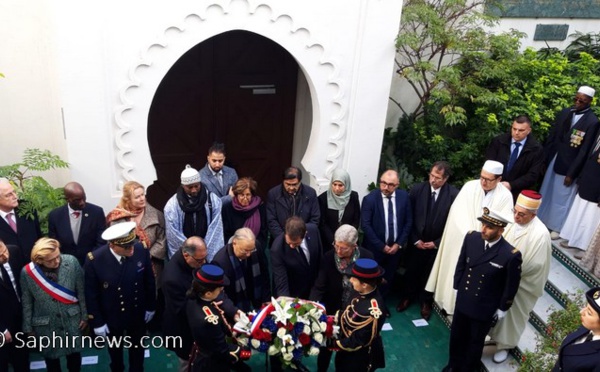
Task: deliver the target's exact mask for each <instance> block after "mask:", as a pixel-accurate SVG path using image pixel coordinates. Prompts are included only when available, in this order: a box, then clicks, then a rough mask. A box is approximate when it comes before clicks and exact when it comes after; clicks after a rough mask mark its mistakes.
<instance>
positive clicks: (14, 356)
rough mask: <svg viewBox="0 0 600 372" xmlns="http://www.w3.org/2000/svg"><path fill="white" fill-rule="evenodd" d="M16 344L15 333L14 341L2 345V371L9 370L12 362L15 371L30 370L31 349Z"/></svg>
mask: <svg viewBox="0 0 600 372" xmlns="http://www.w3.org/2000/svg"><path fill="white" fill-rule="evenodd" d="M15 345H16V344H15V340H14V335H13V342H11V343H10V344H6V345H4V346H2V347H0V371H8V365H9V364H10V365H12V366H13V369H14V371H15V372H29V351H28V350H27V349H26V348H24V347H22V348H18V347H15Z"/></svg>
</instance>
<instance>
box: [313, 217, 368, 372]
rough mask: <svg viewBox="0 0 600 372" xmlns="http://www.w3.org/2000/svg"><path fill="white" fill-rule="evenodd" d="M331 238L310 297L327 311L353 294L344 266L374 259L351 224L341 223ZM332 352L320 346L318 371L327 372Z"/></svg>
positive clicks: (337, 307)
mask: <svg viewBox="0 0 600 372" xmlns="http://www.w3.org/2000/svg"><path fill="white" fill-rule="evenodd" d="M334 238H335V242H334V244H333V246H334V249H333V250H329V251H328V252H327V253H325V255H324V256H323V260H322V261H321V267H320V268H319V275H318V276H317V279H316V280H315V284H314V286H313V288H312V290H311V291H310V296H309V298H310V299H311V300H312V301H318V302H321V303H322V304H323V305H325V308H326V310H327V313H328V314H335V313H336V312H337V311H338V310H341V308H342V304H344V303H347V302H349V300H350V299H351V298H352V297H353V296H354V295H356V292H354V290H353V288H352V284H351V283H350V277H349V276H347V275H345V272H346V269H347V268H348V267H349V266H352V264H353V263H354V262H355V261H356V260H357V259H359V258H373V253H371V251H369V250H367V249H364V248H360V247H359V246H358V244H357V242H358V231H357V230H356V228H355V227H354V226H351V225H342V226H340V227H339V228H338V229H337V230H336V231H335V237H334ZM331 354H332V353H331V351H330V350H328V349H327V348H321V350H320V352H319V356H318V357H317V367H318V371H327V369H328V367H329V362H330V360H331Z"/></svg>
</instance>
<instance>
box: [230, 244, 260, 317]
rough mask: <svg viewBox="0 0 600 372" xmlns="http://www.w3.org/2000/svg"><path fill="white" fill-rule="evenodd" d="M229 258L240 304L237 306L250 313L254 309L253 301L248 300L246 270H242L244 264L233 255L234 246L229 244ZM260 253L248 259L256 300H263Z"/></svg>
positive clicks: (255, 253)
mask: <svg viewBox="0 0 600 372" xmlns="http://www.w3.org/2000/svg"><path fill="white" fill-rule="evenodd" d="M225 248H226V249H227V256H228V257H229V262H230V263H231V267H233V272H234V275H235V277H234V278H233V285H234V289H235V293H236V296H237V298H238V302H237V303H236V304H235V305H236V306H237V307H238V308H239V309H241V310H242V311H245V312H248V311H250V310H251V309H252V299H251V298H248V295H247V292H246V278H245V277H244V269H243V268H242V264H243V263H242V262H241V261H240V260H239V258H237V257H236V256H235V254H234V253H233V245H232V244H227V245H226V247H225ZM258 254H259V253H258V252H254V253H253V254H252V255H251V256H250V257H249V258H247V259H246V260H247V262H246V263H247V264H248V270H251V274H252V284H253V288H254V298H258V299H260V298H262V286H261V280H260V276H261V272H260V264H259V262H258Z"/></svg>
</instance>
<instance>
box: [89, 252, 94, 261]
mask: <svg viewBox="0 0 600 372" xmlns="http://www.w3.org/2000/svg"><path fill="white" fill-rule="evenodd" d="M87 258H88V260H90V261H93V260H94V255H93V254H92V252H88V254H87Z"/></svg>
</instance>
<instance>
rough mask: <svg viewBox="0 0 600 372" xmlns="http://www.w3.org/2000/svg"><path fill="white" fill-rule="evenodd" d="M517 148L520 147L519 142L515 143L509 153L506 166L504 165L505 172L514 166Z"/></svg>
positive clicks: (517, 152) (517, 155) (517, 153)
mask: <svg viewBox="0 0 600 372" xmlns="http://www.w3.org/2000/svg"><path fill="white" fill-rule="evenodd" d="M519 147H521V144H520V143H519V142H515V149H514V150H513V151H512V152H511V153H510V159H508V164H507V165H506V171H507V172H510V170H511V169H512V167H513V165H515V162H516V161H517V158H518V157H519Z"/></svg>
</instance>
